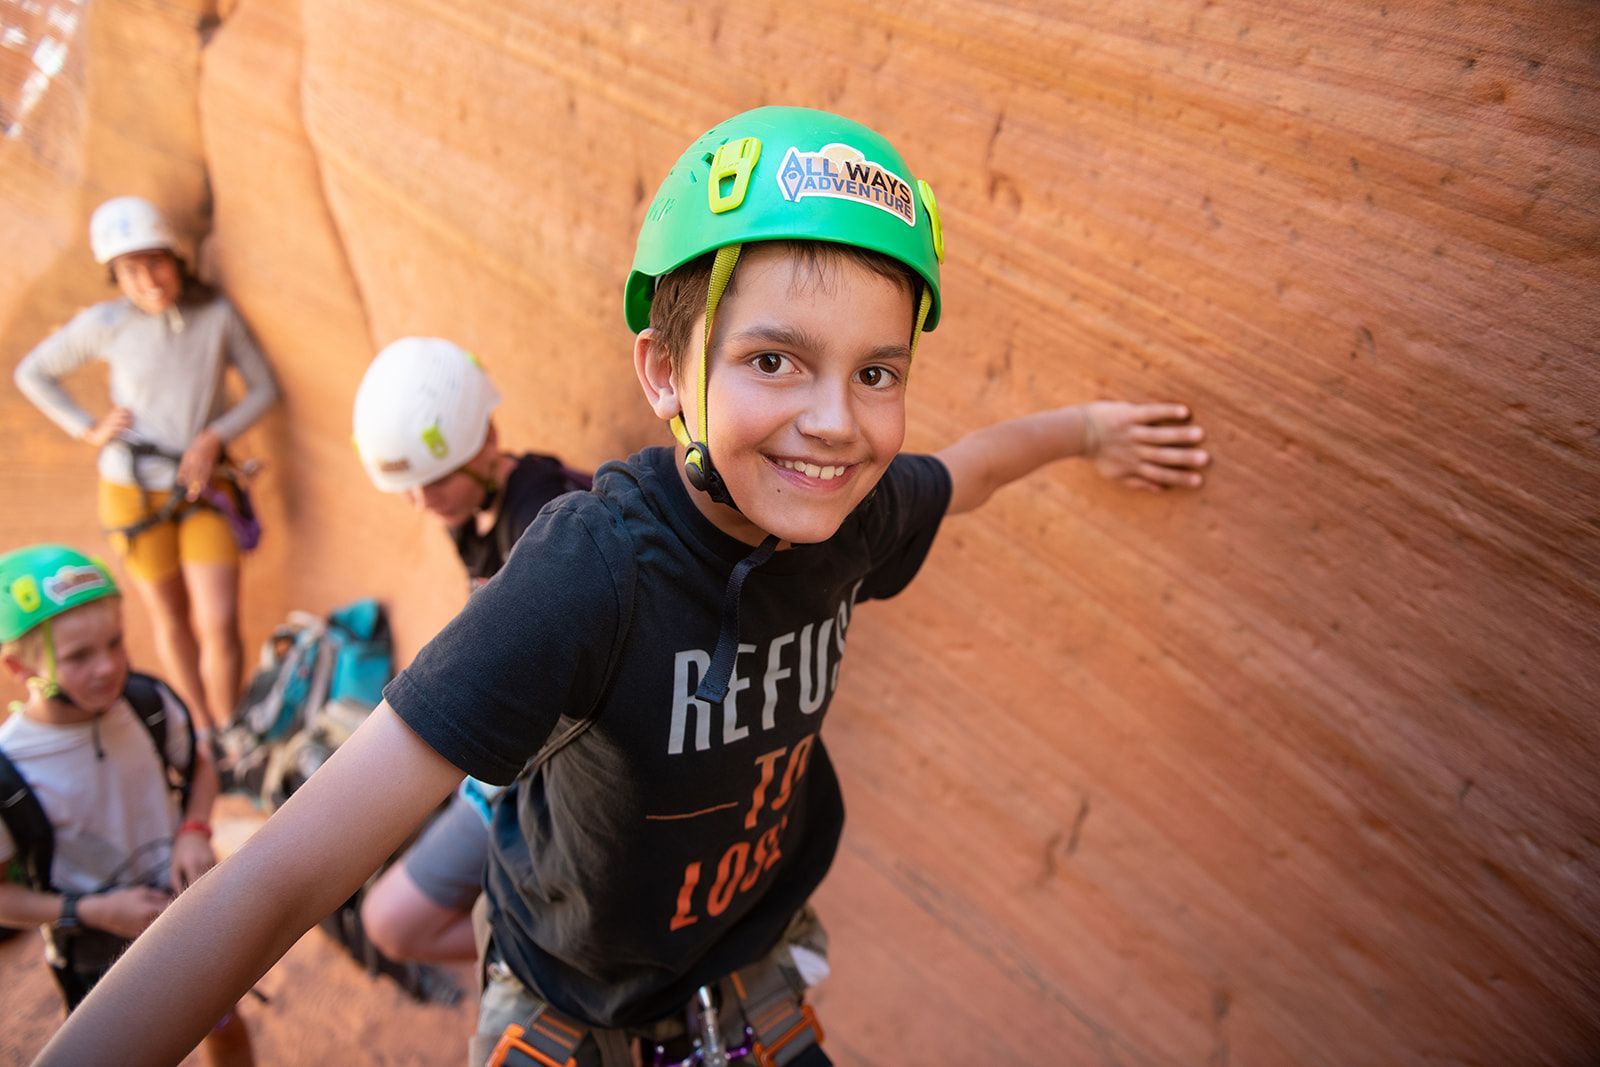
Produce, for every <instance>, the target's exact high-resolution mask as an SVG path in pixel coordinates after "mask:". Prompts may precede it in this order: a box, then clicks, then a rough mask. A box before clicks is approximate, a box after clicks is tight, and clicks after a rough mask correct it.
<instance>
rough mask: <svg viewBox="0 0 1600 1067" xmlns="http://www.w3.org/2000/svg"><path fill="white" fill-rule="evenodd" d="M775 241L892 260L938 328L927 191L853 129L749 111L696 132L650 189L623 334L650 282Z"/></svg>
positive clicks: (640, 310)
mask: <svg viewBox="0 0 1600 1067" xmlns="http://www.w3.org/2000/svg"><path fill="white" fill-rule="evenodd" d="M779 240H800V241H832V242H835V243H837V244H846V245H854V246H856V247H858V248H869V249H872V250H873V251H875V252H881V253H883V254H884V255H886V256H889V257H891V258H893V259H897V260H899V261H900V262H902V263H904V264H905V265H906V266H908V267H910V268H911V269H912V270H914V271H916V272H917V274H918V275H920V276H921V277H922V280H923V281H924V282H926V283H927V286H928V292H929V294H930V295H931V297H932V301H931V305H930V307H929V309H928V313H927V318H926V320H925V321H924V322H923V324H922V328H923V329H924V330H932V329H933V328H934V327H935V326H936V325H938V322H939V264H940V263H941V262H943V260H944V231H943V229H942V227H941V225H940V221H939V206H938V202H937V201H936V200H935V199H934V196H933V190H932V189H931V188H930V187H929V186H928V183H927V182H924V181H918V180H917V179H915V178H913V177H912V175H911V169H910V168H909V167H907V166H906V164H905V160H903V159H902V158H900V153H899V152H896V151H895V149H894V146H893V145H891V144H890V143H889V142H888V141H886V140H885V139H884V138H883V137H882V136H881V135H880V134H878V133H875V132H874V131H872V130H870V129H868V128H867V127H865V126H863V125H861V124H860V123H858V122H852V121H851V120H850V119H846V118H841V117H840V116H838V115H832V114H829V113H828V112H826V111H813V110H811V109H810V108H803V107H760V108H756V109H755V110H754V111H746V112H745V113H744V114H742V115H735V116H734V117H733V118H731V119H728V120H727V121H726V122H721V123H718V124H717V125H716V126H713V127H712V128H711V129H710V130H708V131H706V133H705V134H703V135H702V136H701V137H700V138H699V139H697V140H696V141H695V142H694V143H693V144H692V145H690V146H689V150H688V151H687V152H685V153H684V154H683V156H682V157H681V158H680V159H679V160H678V162H677V163H676V164H674V165H673V167H672V170H671V171H669V172H668V174H667V178H666V180H665V181H664V182H662V183H661V188H660V189H659V190H658V191H657V192H656V198H655V200H654V201H653V202H652V203H651V204H650V210H649V212H648V213H647V214H646V215H645V220H644V225H643V226H642V227H640V229H639V245H638V249H637V250H636V251H635V253H634V257H633V270H632V271H631V272H630V273H629V275H628V283H627V287H626V289H625V291H624V294H623V308H624V312H625V314H626V316H627V321H628V328H629V329H630V330H632V331H634V332H635V333H637V332H638V331H640V330H643V329H644V328H645V327H646V326H648V325H649V324H650V300H651V298H652V296H653V295H654V291H655V279H656V278H658V277H660V276H661V275H663V274H666V273H667V272H668V271H671V270H675V269H676V268H678V267H681V266H683V265H684V264H685V263H688V262H689V261H690V260H692V259H694V258H696V257H697V256H701V255H704V254H705V253H707V252H710V251H713V250H714V249H718V248H724V247H727V246H729V245H738V244H745V243H748V242H752V241H779Z"/></svg>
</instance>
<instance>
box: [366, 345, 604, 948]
mask: <svg viewBox="0 0 1600 1067" xmlns="http://www.w3.org/2000/svg"><path fill="white" fill-rule="evenodd" d="M499 403H500V394H499V393H498V392H497V391H496V390H495V387H494V385H493V384H492V383H491V382H490V381H489V376H488V375H487V374H486V373H484V370H483V368H482V366H481V365H479V363H478V361H477V359H475V358H474V357H473V356H472V354H471V353H469V352H467V351H466V350H465V349H463V348H461V347H460V346H459V345H456V344H454V343H452V342H450V341H445V340H441V339H439V338H435V337H405V338H402V339H400V340H398V341H396V342H394V343H393V344H391V345H389V346H388V347H386V348H385V349H384V350H383V351H381V352H379V353H378V355H377V357H376V358H375V359H374V360H373V361H372V365H371V366H370V367H368V368H367V373H366V375H365V376H363V377H362V379H361V385H360V387H359V388H358V389H357V391H356V401H355V412H354V419H353V421H354V424H355V441H356V450H357V451H358V452H359V453H360V454H361V462H362V464H363V466H365V467H366V470H367V475H368V477H370V478H371V479H372V484H373V485H374V486H376V487H377V488H378V489H380V490H382V491H384V492H387V493H404V494H405V495H406V496H407V498H408V499H410V501H411V502H412V504H413V505H414V506H415V507H416V508H417V509H418V510H420V511H425V512H427V513H428V514H429V515H431V516H433V517H434V518H435V519H437V520H438V521H439V522H440V523H442V524H443V525H444V527H445V529H446V530H447V531H448V532H449V534H450V539H451V541H453V542H454V543H455V546H456V552H457V553H458V554H459V555H460V556H461V563H462V565H463V566H465V567H466V569H467V583H468V592H471V591H473V590H476V589H478V588H480V587H482V586H483V584H484V583H485V582H487V581H488V580H489V579H490V578H493V577H494V576H495V574H496V572H498V571H499V570H500V568H501V566H502V565H503V564H504V563H505V561H506V557H507V556H509V555H510V554H511V548H512V546H513V545H515V544H516V543H517V539H518V538H519V537H521V536H522V531H524V530H526V529H527V528H528V524H529V523H531V522H533V519H534V516H536V515H538V514H539V511H540V509H541V508H543V507H544V506H545V505H546V504H548V503H549V502H550V501H552V500H554V499H555V498H556V497H558V496H561V495H562V494H563V493H567V492H570V491H572V490H575V489H588V488H589V485H590V477H589V475H587V474H584V473H582V472H580V471H575V470H572V469H571V468H569V467H567V466H565V465H564V464H563V463H562V462H561V460H559V459H557V458H556V457H554V456H546V455H539V454H536V453H528V454H525V455H514V454H512V453H509V452H502V451H501V450H500V444H499V435H498V433H497V432H496V430H495V425H494V422H493V420H492V417H491V416H492V414H493V412H494V409H495V408H496V407H497V406H498V405H499ZM497 792H498V790H496V789H495V788H494V787H492V786H487V785H484V784H482V783H480V782H477V781H476V780H474V779H468V780H467V781H466V782H465V783H464V784H463V786H462V789H461V791H460V792H458V793H457V795H456V796H454V797H453V798H452V799H451V801H450V804H449V806H448V807H447V808H446V809H445V810H444V812H443V813H441V814H440V815H439V817H438V818H436V819H434V821H433V822H432V823H431V824H430V825H429V827H428V829H427V830H426V831H424V832H423V835H422V837H421V838H419V839H418V840H417V843H416V844H415V845H413V846H412V847H411V849H410V850H409V851H408V852H407V853H406V855H405V858H404V860H403V861H402V862H400V863H398V864H396V865H395V866H393V867H391V868H390V869H389V870H388V871H386V872H384V874H383V876H382V877H381V878H379V879H378V880H377V882H375V883H373V885H372V887H371V888H370V889H369V890H368V891H367V893H366V896H365V898H364V899H363V901H362V904H361V924H362V926H363V927H364V928H365V929H366V931H367V936H368V937H369V938H371V939H372V943H373V944H375V945H377V946H378V948H380V949H382V950H383V952H384V953H385V954H387V955H388V956H390V957H392V958H394V959H398V960H418V961H422V962H429V963H437V962H446V961H450V960H471V959H474V958H476V956H477V950H476V949H475V947H474V945H473V937H472V924H471V910H472V905H473V902H474V901H476V900H477V898H478V893H479V891H480V889H481V888H482V886H483V869H484V863H485V861H486V860H487V858H488V853H489V840H488V829H487V825H486V823H487V819H488V802H489V800H490V799H492V797H493V796H494V794H495V793H497Z"/></svg>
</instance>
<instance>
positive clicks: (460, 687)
mask: <svg viewBox="0 0 1600 1067" xmlns="http://www.w3.org/2000/svg"><path fill="white" fill-rule="evenodd" d="M632 551H633V549H632V542H631V539H630V538H629V537H628V536H627V534H626V531H625V530H623V528H622V526H621V523H620V520H617V519H615V518H614V517H613V515H612V513H611V511H610V510H609V509H608V508H607V507H606V505H605V504H604V503H603V502H601V501H600V500H599V499H598V498H596V497H593V496H586V495H579V494H574V495H572V496H570V497H568V498H565V499H563V500H562V501H560V502H559V503H557V504H556V505H555V506H553V507H551V508H550V509H549V510H547V511H545V512H544V513H542V514H541V515H540V516H539V518H538V519H537V520H536V521H535V522H534V523H533V524H532V525H531V526H529V527H528V530H527V532H526V533H524V534H523V536H522V538H521V540H519V541H518V542H517V546H516V548H515V549H514V550H513V551H512V553H511V558H510V559H509V560H507V561H506V565H505V566H504V567H503V568H501V570H500V572H499V573H498V574H496V575H495V577H494V578H493V579H491V580H490V581H489V583H488V584H486V585H485V586H484V587H483V588H482V589H479V590H478V591H477V592H476V593H473V594H472V596H471V597H470V598H469V599H468V600H467V604H466V607H465V608H463V609H462V611H461V614H459V615H457V616H456V617H455V618H454V619H453V620H451V622H450V623H449V624H448V625H447V626H446V627H445V628H444V629H443V630H441V631H440V632H439V634H438V636H437V637H435V638H434V639H433V640H432V641H430V642H429V643H428V644H427V646H426V647H424V648H423V650H422V651H421V652H419V653H418V654H417V658H416V659H415V660H414V661H413V662H412V664H411V666H410V667H408V668H407V669H406V670H404V671H403V672H401V673H400V674H399V675H398V676H397V677H396V678H395V679H394V681H392V682H390V683H389V686H388V688H387V689H385V690H384V694H383V695H384V698H385V699H386V700H388V702H389V704H390V706H391V707H393V708H394V709H395V711H396V712H397V713H398V714H399V716H400V718H401V719H403V720H404V721H405V723H406V725H407V726H409V727H411V729H412V730H413V731H414V732H415V733H416V734H417V735H418V736H419V737H421V738H422V739H423V740H424V741H425V742H427V743H428V745H430V746H431V747H432V748H433V749H434V751H436V752H438V753H439V754H440V755H441V756H443V757H444V758H445V759H448V760H449V761H450V762H451V763H453V764H455V765H456V766H457V767H459V768H460V769H461V770H462V771H464V772H465V773H467V774H470V775H472V776H473V777H474V778H480V779H482V780H484V781H486V782H490V783H492V784H495V785H504V784H506V783H508V782H510V781H511V780H512V779H513V778H515V777H516V775H517V772H518V771H519V770H521V769H522V765H523V764H524V763H526V762H527V761H528V760H529V759H530V758H531V757H532V756H533V755H534V753H536V752H537V751H538V750H539V746H540V745H542V744H543V743H544V741H545V739H546V738H547V737H548V736H549V735H550V733H551V731H552V730H554V729H555V726H556V724H557V722H558V721H559V720H560V718H561V716H562V715H563V714H567V715H572V716H575V717H579V716H583V715H586V714H588V713H589V712H590V711H591V710H592V709H593V707H594V705H595V703H596V701H597V700H598V699H599V697H600V695H601V693H602V692H603V690H604V687H605V684H606V681H607V679H608V678H609V676H610V672H611V669H612V664H613V660H614V659H615V655H616V649H617V647H619V645H620V635H619V633H618V630H619V627H620V624H621V619H622V605H623V604H624V603H625V602H626V601H625V598H626V597H630V596H631V590H624V589H623V588H622V586H621V584H620V583H621V582H623V581H631V580H632V577H631V576H632V574H633V571H634V568H633V565H632V558H631V556H632Z"/></svg>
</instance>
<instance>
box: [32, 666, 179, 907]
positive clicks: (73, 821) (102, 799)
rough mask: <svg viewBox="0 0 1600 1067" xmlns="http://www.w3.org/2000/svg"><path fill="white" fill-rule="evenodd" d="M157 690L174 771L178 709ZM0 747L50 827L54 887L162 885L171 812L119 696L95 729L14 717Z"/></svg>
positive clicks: (174, 804) (171, 801)
mask: <svg viewBox="0 0 1600 1067" xmlns="http://www.w3.org/2000/svg"><path fill="white" fill-rule="evenodd" d="M161 694H162V699H163V700H164V701H165V703H166V707H167V755H168V758H169V759H170V760H172V762H173V764H174V765H175V766H179V767H181V766H184V765H185V764H186V763H187V762H188V760H189V731H188V730H187V729H185V728H184V719H185V715H184V711H183V708H182V705H180V704H179V703H178V702H177V701H176V700H174V699H172V698H171V697H170V696H169V695H168V693H167V691H166V689H165V687H162V689H161ZM97 730H98V735H99V736H98V745H97V739H96V736H95V735H96V732H97ZM0 749H3V750H4V751H5V754H6V755H7V756H8V757H9V758H10V759H11V762H12V763H14V764H16V766H17V770H18V771H20V772H21V774H22V777H23V779H24V780H25V781H26V782H27V783H28V785H29V786H30V787H31V788H32V790H33V793H34V796H36V797H37V798H38V799H39V804H40V805H41V806H42V807H43V808H44V813H45V817H46V818H47V819H49V820H50V825H51V826H52V827H53V828H54V830H55V861H54V863H53V864H52V866H51V870H50V873H51V881H52V882H53V883H54V884H55V887H56V888H57V889H58V890H60V891H62V892H70V893H93V892H100V891H103V890H106V889H111V888H115V887H119V886H129V885H149V886H157V887H160V888H170V882H171V876H170V871H169V865H170V860H171V856H172V838H173V832H174V830H176V828H177V825H178V818H179V816H180V814H181V813H180V812H179V810H178V800H177V797H176V796H175V795H174V794H173V792H172V790H171V789H169V788H168V787H167V784H166V773H165V771H164V769H163V767H162V763H161V760H160V758H159V757H158V756H157V755H156V749H155V745H153V744H152V743H151V740H150V732H149V730H147V729H146V728H145V725H144V724H143V723H142V722H140V721H139V720H138V719H137V718H135V717H134V713H133V709H132V708H131V707H129V706H128V702H127V700H125V699H119V700H118V701H117V702H116V703H115V704H114V705H112V706H111V708H110V709H108V710H107V711H106V712H105V714H104V715H102V716H101V717H100V722H99V724H98V727H96V726H95V725H93V724H91V723H81V724H75V725H71V726H60V725H55V724H52V723H42V722H37V721H35V720H33V719H30V718H28V717H27V716H25V715H22V714H14V715H12V716H11V717H10V718H9V719H8V720H7V721H6V722H4V723H3V724H0ZM97 752H99V753H104V756H103V758H102V757H101V756H99V755H97ZM15 853H16V845H15V843H14V842H13V841H12V838H11V834H10V832H9V831H8V830H7V829H6V828H5V826H4V825H3V824H0V864H4V863H6V862H8V861H9V860H10V859H11V857H12V856H13V855H15Z"/></svg>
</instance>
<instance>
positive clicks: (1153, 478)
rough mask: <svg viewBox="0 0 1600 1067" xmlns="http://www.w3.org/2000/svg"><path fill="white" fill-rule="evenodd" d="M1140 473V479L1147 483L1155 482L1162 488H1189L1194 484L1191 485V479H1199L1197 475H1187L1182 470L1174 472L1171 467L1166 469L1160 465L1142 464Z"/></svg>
mask: <svg viewBox="0 0 1600 1067" xmlns="http://www.w3.org/2000/svg"><path fill="white" fill-rule="evenodd" d="M1138 473H1139V477H1141V478H1143V479H1144V480H1145V481H1148V482H1153V483H1155V484H1156V485H1161V486H1167V485H1183V486H1188V485H1192V484H1193V483H1191V481H1190V479H1191V478H1195V477H1197V476H1196V475H1193V474H1187V473H1185V472H1184V471H1181V470H1174V469H1173V468H1171V467H1164V466H1162V465H1161V464H1159V463H1140V464H1139V471H1138Z"/></svg>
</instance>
